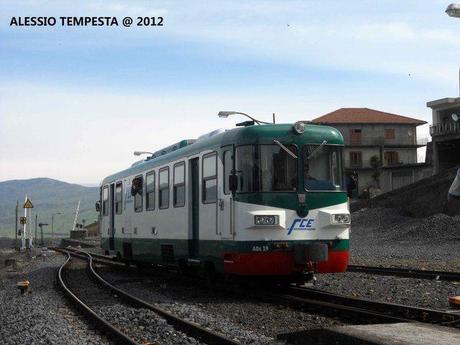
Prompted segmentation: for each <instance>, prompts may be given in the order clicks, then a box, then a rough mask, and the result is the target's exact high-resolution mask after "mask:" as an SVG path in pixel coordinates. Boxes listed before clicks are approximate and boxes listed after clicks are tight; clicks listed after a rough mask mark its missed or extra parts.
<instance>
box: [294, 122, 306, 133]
mask: <svg viewBox="0 0 460 345" xmlns="http://www.w3.org/2000/svg"><path fill="white" fill-rule="evenodd" d="M294 132H295V133H296V134H303V132H305V123H303V122H301V121H297V122H296V123H294Z"/></svg>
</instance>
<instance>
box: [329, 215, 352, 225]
mask: <svg viewBox="0 0 460 345" xmlns="http://www.w3.org/2000/svg"><path fill="white" fill-rule="evenodd" d="M332 223H333V224H350V223H351V217H350V215H349V214H348V213H339V214H333V215H332Z"/></svg>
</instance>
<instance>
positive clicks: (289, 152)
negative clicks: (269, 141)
mask: <svg viewBox="0 0 460 345" xmlns="http://www.w3.org/2000/svg"><path fill="white" fill-rule="evenodd" d="M273 142H274V143H275V144H276V145H278V146H279V147H281V148H282V149H283V150H284V151H286V152H287V153H288V154H289V155H290V156H291V157H293V158H295V159H297V155H296V154H295V153H294V152H292V151H291V150H289V149H288V148H287V147H286V146H284V145H283V144H281V143H280V142H279V141H278V140H276V139H273Z"/></svg>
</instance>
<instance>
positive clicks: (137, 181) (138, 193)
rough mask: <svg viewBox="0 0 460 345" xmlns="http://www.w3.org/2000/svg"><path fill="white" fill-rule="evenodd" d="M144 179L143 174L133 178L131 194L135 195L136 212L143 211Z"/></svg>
mask: <svg viewBox="0 0 460 345" xmlns="http://www.w3.org/2000/svg"><path fill="white" fill-rule="evenodd" d="M143 184H144V180H143V178H142V176H136V177H135V178H134V179H133V184H132V186H131V194H132V195H133V196H134V212H142V208H143V206H144V205H143V197H142V194H143V193H142V185H143Z"/></svg>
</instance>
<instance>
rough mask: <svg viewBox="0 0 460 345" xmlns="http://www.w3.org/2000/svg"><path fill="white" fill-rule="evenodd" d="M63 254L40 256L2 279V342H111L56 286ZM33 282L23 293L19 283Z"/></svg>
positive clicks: (0, 315)
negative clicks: (90, 325) (84, 317)
mask: <svg viewBox="0 0 460 345" xmlns="http://www.w3.org/2000/svg"><path fill="white" fill-rule="evenodd" d="M63 260H64V258H63V257H62V256H60V255H51V257H50V256H48V257H47V258H46V260H44V261H43V260H42V258H37V259H35V260H32V261H31V263H30V264H29V265H27V267H26V269H25V271H24V272H21V273H18V274H13V273H10V274H9V277H6V278H3V279H2V280H1V284H0V325H1V326H0V344H56V345H57V344H59V345H60V344H75V345H82V344H94V345H96V344H109V342H108V341H107V339H106V338H105V337H103V336H101V335H100V334H99V333H98V332H97V331H95V330H91V329H90V328H89V327H88V325H87V324H86V322H85V321H84V320H82V319H81V318H80V317H79V315H76V314H75V313H74V312H73V309H71V308H70V307H69V306H68V305H67V302H66V300H65V298H64V296H63V295H62V294H61V293H60V292H58V291H57V290H56V289H55V285H54V282H55V277H56V269H57V268H58V267H59V266H60V265H61V264H62V263H63ZM26 279H27V280H29V281H30V293H26V294H25V295H20V292H19V290H18V289H17V287H16V283H17V282H18V281H22V280H26Z"/></svg>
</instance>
